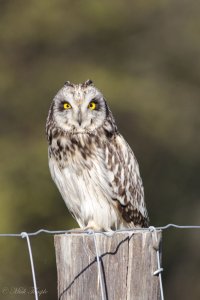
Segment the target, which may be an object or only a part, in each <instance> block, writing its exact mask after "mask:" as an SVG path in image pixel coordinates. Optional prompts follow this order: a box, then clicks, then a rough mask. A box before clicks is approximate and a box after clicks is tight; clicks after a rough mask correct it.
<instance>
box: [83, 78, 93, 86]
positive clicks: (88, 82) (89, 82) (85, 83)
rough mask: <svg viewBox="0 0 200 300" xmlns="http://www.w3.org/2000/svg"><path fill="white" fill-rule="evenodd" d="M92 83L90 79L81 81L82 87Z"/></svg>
mask: <svg viewBox="0 0 200 300" xmlns="http://www.w3.org/2000/svg"><path fill="white" fill-rule="evenodd" d="M90 85H93V81H92V80H91V79H88V80H86V81H85V82H84V83H82V86H83V87H87V86H90Z"/></svg>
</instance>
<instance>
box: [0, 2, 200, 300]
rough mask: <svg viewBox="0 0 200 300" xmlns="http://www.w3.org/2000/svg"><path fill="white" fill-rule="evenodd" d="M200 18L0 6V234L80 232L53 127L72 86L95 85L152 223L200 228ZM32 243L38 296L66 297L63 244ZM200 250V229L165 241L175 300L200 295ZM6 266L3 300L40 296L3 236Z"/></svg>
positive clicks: (164, 8)
mask: <svg viewBox="0 0 200 300" xmlns="http://www.w3.org/2000/svg"><path fill="white" fill-rule="evenodd" d="M199 15H200V3H199V2H198V1H195V0H190V1H187V0H186V1H180V0H173V1H170V0H166V1H155V0H149V1H144V0H141V1H139V0H138V1H128V0H126V1H121V0H110V1H107V0H103V1H97V0H85V1H64V0H63V1H62V0H59V1H57V0H43V1H35V0H29V1H24V0H18V1H12V0H1V1H0V123H1V124H0V149H1V152H0V153H1V158H0V171H1V172H0V184H1V189H0V198H1V201H0V232H2V233H5V232H7V233H9V232H21V231H35V230H37V229H39V228H48V229H52V230H53V229H54V230H58V229H69V228H72V227H76V224H75V222H74V221H73V220H72V218H71V217H70V216H69V214H68V212H67V209H66V207H65V205H64V201H63V200H62V199H61V196H60V195H59V193H58V191H57V189H56V187H55V186H54V184H53V182H52V180H51V178H50V175H49V170H48V163H47V143H46V138H45V130H44V127H45V121H46V116H47V111H48V108H49V105H50V102H51V100H52V98H53V96H54V94H55V93H56V92H57V90H58V89H59V88H60V87H61V86H62V85H63V83H64V82H65V81H66V80H70V81H72V82H83V81H85V80H86V79H88V78H91V79H93V80H94V82H95V84H96V86H97V87H99V88H100V89H101V90H102V91H103V93H104V94H105V96H106V98H107V100H108V102H109V104H110V107H111V108H112V111H113V113H114V115H115V117H116V120H117V123H118V126H119V129H120V131H121V133H122V134H123V135H124V136H125V137H126V139H127V140H128V141H129V143H130V145H131V146H132V147H133V149H134V152H135V154H136V156H137V158H138V161H139V163H140V169H141V174H142V177H143V181H144V187H145V195H146V201H147V205H148V210H149V214H150V218H151V224H152V225H155V226H159V225H164V224H166V223H178V224H200V202H199V196H200V187H199V174H200V155H199V153H200V139H199V129H200V118H199V111H200V18H199ZM31 243H32V246H33V254H34V261H35V266H36V274H37V282H38V286H39V289H41V290H45V289H46V290H47V294H46V293H45V294H44V295H42V296H41V297H40V299H52V300H53V299H56V266H55V256H54V247H53V238H52V237H51V236H45V235H40V236H37V237H34V238H31ZM199 252H200V239H199V232H197V231H196V232H195V231H194V230H193V231H181V232H180V231H176V230H168V231H165V232H164V233H163V265H164V268H165V273H164V289H165V294H166V299H170V300H171V299H182V300H184V299H199V298H200V286H199V276H200V271H199V265H200V255H199ZM0 261H1V267H0V269H1V271H0V298H1V299H6V300H10V299H22V298H23V297H24V299H28V300H29V299H33V296H32V295H29V294H28V292H30V286H32V279H31V272H30V265H29V259H28V254H27V247H26V242H25V241H24V240H21V239H20V238H0ZM19 287H22V288H24V289H27V293H26V295H25V296H24V295H22V294H21V293H20V290H17V289H15V288H19ZM4 288H7V290H5V289H4ZM18 292H19V293H18Z"/></svg>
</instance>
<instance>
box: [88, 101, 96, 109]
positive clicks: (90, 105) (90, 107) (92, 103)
mask: <svg viewBox="0 0 200 300" xmlns="http://www.w3.org/2000/svg"><path fill="white" fill-rule="evenodd" d="M88 108H89V109H91V110H93V109H95V108H96V103H95V102H94V101H91V102H90V104H89V105H88Z"/></svg>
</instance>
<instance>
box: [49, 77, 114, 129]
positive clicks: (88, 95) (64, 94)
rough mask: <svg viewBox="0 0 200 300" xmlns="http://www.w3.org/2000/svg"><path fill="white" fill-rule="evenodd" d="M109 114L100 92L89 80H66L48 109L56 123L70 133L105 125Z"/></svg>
mask: <svg viewBox="0 0 200 300" xmlns="http://www.w3.org/2000/svg"><path fill="white" fill-rule="evenodd" d="M110 114H111V112H110V110H109V108H108V106H107V104H106V101H105V99H104V97H103V95H102V93H101V92H100V91H99V90H98V89H97V88H96V87H95V86H94V85H93V83H92V81H91V80H87V81H86V82H84V83H82V84H72V83H70V82H69V81H67V82H66V83H65V85H64V86H63V88H62V89H61V90H59V91H58V93H57V94H56V96H55V98H54V99H53V103H52V106H51V109H50V115H51V117H53V119H54V122H55V123H56V125H57V126H59V127H60V128H61V129H62V130H64V131H66V132H72V133H85V132H92V131H94V130H96V129H98V128H99V127H100V126H102V125H103V124H105V125H106V122H107V121H106V119H107V118H108V117H109V115H110ZM106 126H108V127H109V124H107V125H106Z"/></svg>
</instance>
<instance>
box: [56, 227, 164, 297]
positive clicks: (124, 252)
mask: <svg viewBox="0 0 200 300" xmlns="http://www.w3.org/2000/svg"><path fill="white" fill-rule="evenodd" d="M157 237H158V241H159V244H160V241H161V231H157ZM54 242H55V249H56V264H57V275H58V299H59V300H97V299H98V300H100V299H102V297H101V287H100V282H99V276H98V265H97V260H96V251H95V244H94V236H93V234H87V233H79V234H63V235H56V236H55V237H54ZM96 242H97V246H98V252H99V255H100V263H101V270H102V275H103V276H102V277H103V285H104V295H105V300H125V299H127V300H158V299H160V287H159V278H158V276H154V275H153V272H154V271H155V270H157V268H158V266H157V256H156V250H155V248H154V242H153V238H152V232H150V231H145V230H139V231H136V230H135V231H132V232H128V231H127V232H117V233H115V234H114V235H112V236H106V235H105V234H103V233H96ZM159 248H160V247H159Z"/></svg>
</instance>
